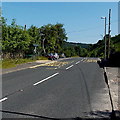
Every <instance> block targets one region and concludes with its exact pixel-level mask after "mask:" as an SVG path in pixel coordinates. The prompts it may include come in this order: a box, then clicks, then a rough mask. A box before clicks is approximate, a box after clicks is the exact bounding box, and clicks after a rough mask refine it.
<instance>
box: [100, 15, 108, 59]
mask: <svg viewBox="0 0 120 120" xmlns="http://www.w3.org/2000/svg"><path fill="white" fill-rule="evenodd" d="M101 19H104V20H105V23H104V25H105V27H104V30H105V32H104V37H103V38H104V42H105V51H104V59H105V60H106V25H107V24H106V21H107V18H106V17H101Z"/></svg>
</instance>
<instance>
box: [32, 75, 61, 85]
mask: <svg viewBox="0 0 120 120" xmlns="http://www.w3.org/2000/svg"><path fill="white" fill-rule="evenodd" d="M58 74H59V73H55V74H53V75H51V76H49V77H47V78H45V79H43V80H41V81H39V82H37V83H34V84H33V85H34V86H36V85H38V84H40V83H42V82H44V81H46V80H48V79H50V78H52V77H54V76H56V75H58Z"/></svg>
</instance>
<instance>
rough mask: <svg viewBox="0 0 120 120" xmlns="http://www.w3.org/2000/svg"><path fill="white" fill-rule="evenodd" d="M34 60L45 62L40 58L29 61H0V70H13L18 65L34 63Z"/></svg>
mask: <svg viewBox="0 0 120 120" xmlns="http://www.w3.org/2000/svg"><path fill="white" fill-rule="evenodd" d="M36 60H47V58H46V57H43V56H41V57H37V58H34V59H30V58H29V59H4V60H1V61H0V68H3V69H7V68H13V67H16V66H17V65H19V64H23V63H28V62H34V61H36Z"/></svg>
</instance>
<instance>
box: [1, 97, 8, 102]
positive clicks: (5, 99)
mask: <svg viewBox="0 0 120 120" xmlns="http://www.w3.org/2000/svg"><path fill="white" fill-rule="evenodd" d="M7 99H8V98H7V97H5V98H3V99H1V100H0V102H3V101H5V100H7Z"/></svg>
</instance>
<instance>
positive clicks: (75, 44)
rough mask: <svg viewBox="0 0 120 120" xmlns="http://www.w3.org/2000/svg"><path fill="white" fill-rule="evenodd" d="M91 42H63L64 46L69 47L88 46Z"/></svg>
mask: <svg viewBox="0 0 120 120" xmlns="http://www.w3.org/2000/svg"><path fill="white" fill-rule="evenodd" d="M90 45H91V44H86V43H74V42H65V43H64V47H71V46H73V47H74V46H80V47H81V48H88V47H89V46H90Z"/></svg>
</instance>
